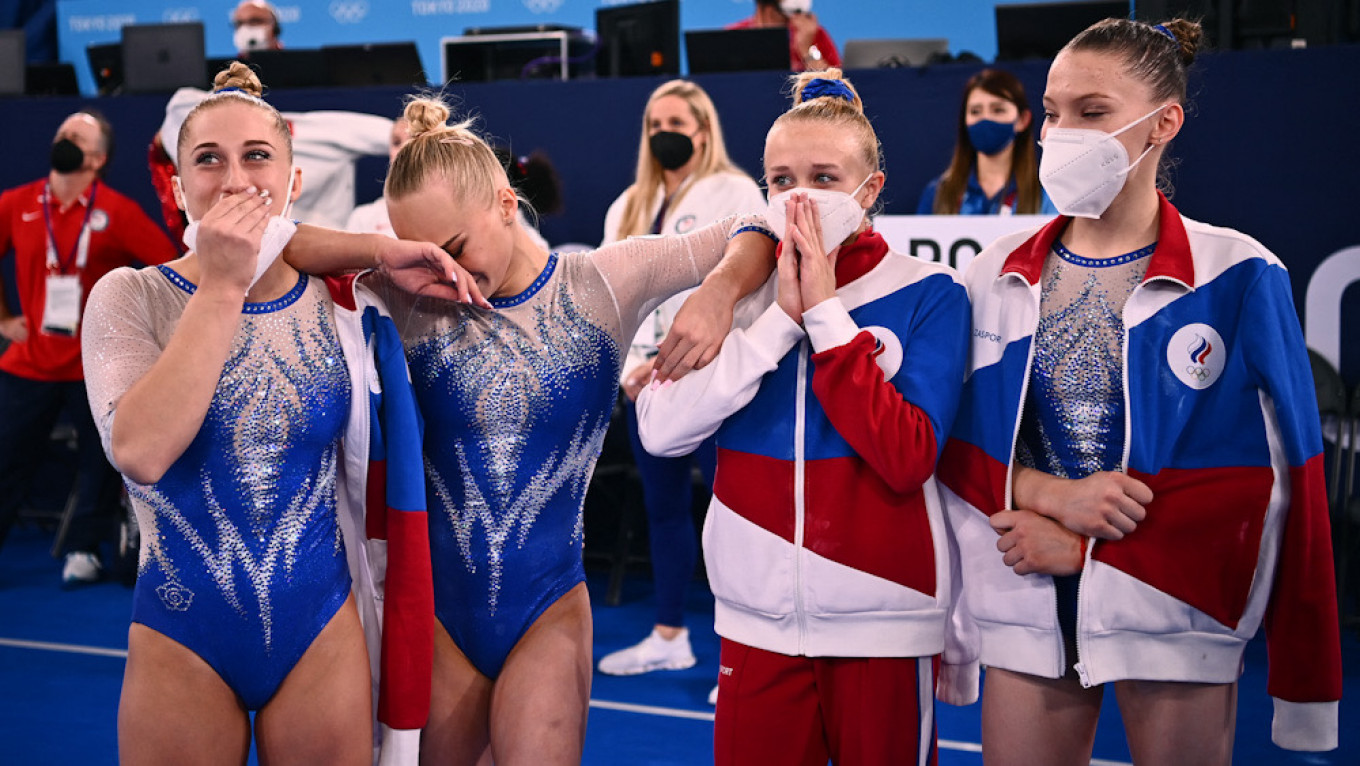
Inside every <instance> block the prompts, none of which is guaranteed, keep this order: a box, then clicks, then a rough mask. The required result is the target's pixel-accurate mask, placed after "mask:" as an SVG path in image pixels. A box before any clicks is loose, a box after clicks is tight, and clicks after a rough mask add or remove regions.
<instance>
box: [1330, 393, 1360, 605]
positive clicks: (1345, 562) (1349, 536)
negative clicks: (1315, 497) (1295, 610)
mask: <svg viewBox="0 0 1360 766" xmlns="http://www.w3.org/2000/svg"><path fill="white" fill-rule="evenodd" d="M1338 433H1339V432H1338ZM1346 438H1347V441H1348V450H1347V452H1346V460H1345V473H1346V477H1345V481H1344V482H1343V484H1342V492H1341V496H1340V497H1339V498H1338V500H1339V502H1340V508H1339V510H1341V513H1340V514H1338V516H1339V518H1337V517H1333V519H1334V521H1335V523H1336V526H1338V527H1340V531H1337V530H1336V529H1333V531H1332V534H1333V535H1335V536H1336V537H1337V538H1339V540H1340V553H1341V555H1340V556H1339V560H1338V561H1337V580H1336V582H1337V599H1338V603H1339V604H1340V608H1341V612H1340V616H1341V624H1342V625H1343V626H1360V608H1357V607H1358V606H1360V605H1357V603H1356V595H1355V592H1354V588H1352V587H1351V583H1350V572H1349V569H1350V561H1351V554H1353V553H1355V551H1354V550H1353V549H1354V548H1355V530H1356V529H1357V528H1360V497H1357V496H1356V494H1355V463H1356V459H1357V454H1360V384H1357V385H1356V386H1355V390H1353V391H1352V392H1351V401H1350V420H1349V422H1348V424H1347V427H1346ZM1338 441H1340V436H1338ZM1338 451H1340V447H1339V446H1338Z"/></svg>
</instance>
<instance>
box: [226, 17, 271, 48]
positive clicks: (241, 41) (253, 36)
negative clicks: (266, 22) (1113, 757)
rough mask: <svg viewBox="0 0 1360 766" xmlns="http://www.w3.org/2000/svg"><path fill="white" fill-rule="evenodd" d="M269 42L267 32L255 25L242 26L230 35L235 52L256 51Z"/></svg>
mask: <svg viewBox="0 0 1360 766" xmlns="http://www.w3.org/2000/svg"><path fill="white" fill-rule="evenodd" d="M268 40H269V30H268V29H266V28H265V27H262V26H259V25H257V24H242V25H241V26H239V27H237V28H236V31H235V32H232V34H231V42H232V44H233V45H235V46H236V50H237V51H256V50H259V49H261V48H263V47H264V46H265V43H266V42H267V41H268Z"/></svg>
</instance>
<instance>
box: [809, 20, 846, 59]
mask: <svg viewBox="0 0 1360 766" xmlns="http://www.w3.org/2000/svg"><path fill="white" fill-rule="evenodd" d="M813 44H814V45H816V46H817V50H818V51H820V52H821V54H822V60H823V61H825V62H826V65H827V66H840V65H841V54H840V53H838V52H837V51H836V44H835V43H834V42H832V41H831V35H829V34H827V33H826V28H825V27H822V26H821V25H818V26H817V36H816V38H814V40H813Z"/></svg>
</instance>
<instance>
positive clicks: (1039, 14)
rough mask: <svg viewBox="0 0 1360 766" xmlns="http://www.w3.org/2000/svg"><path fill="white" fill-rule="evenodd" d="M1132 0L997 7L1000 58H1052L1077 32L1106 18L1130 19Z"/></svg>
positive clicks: (1014, 59) (1021, 4) (1085, 0)
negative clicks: (1130, 0) (1130, 1)
mask: <svg viewBox="0 0 1360 766" xmlns="http://www.w3.org/2000/svg"><path fill="white" fill-rule="evenodd" d="M1130 6H1131V3H1129V2H1128V0H1079V1H1078V2H1067V3H1016V4H1014V5H998V6H996V59H997V61H1017V60H1020V59H1051V58H1053V57H1054V56H1056V55H1058V51H1060V50H1062V47H1063V46H1064V45H1066V44H1067V43H1068V41H1069V40H1071V39H1072V38H1073V37H1076V36H1077V33H1079V32H1081V31H1082V30H1083V29H1085V28H1087V27H1089V26H1091V25H1092V24H1094V23H1096V22H1097V21H1100V20H1102V19H1109V18H1122V19H1127V18H1129V10H1130Z"/></svg>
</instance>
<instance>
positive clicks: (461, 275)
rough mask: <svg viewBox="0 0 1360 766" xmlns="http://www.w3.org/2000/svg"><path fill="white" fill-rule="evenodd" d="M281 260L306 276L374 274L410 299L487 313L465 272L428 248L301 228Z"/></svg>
mask: <svg viewBox="0 0 1360 766" xmlns="http://www.w3.org/2000/svg"><path fill="white" fill-rule="evenodd" d="M283 259H284V260H285V261H287V262H288V264H289V265H290V266H292V267H293V268H295V269H297V270H299V271H304V272H306V273H308V274H331V273H337V272H343V271H357V270H360V269H374V268H376V269H380V270H381V271H383V272H384V273H385V274H387V275H388V276H390V277H391V279H392V282H393V283H394V284H396V285H397V287H399V288H401V289H402V290H405V291H406V292H408V293H411V294H413V295H422V296H429V297H435V298H443V299H445V300H450V301H457V302H459V303H470V304H473V305H476V306H481V307H482V308H491V304H490V303H488V302H487V300H486V298H485V297H484V296H483V295H482V293H481V290H479V289H478V288H477V284H476V282H474V281H473V279H472V277H471V276H470V275H469V274H468V273H467V270H465V269H464V268H463V267H462V266H459V265H458V263H457V262H456V261H454V260H453V258H452V257H451V256H450V255H449V254H448V253H446V252H444V251H443V250H441V249H439V246H438V245H435V244H433V243H430V242H415V241H411V240H404V239H392V238H391V237H385V236H382V235H381V234H352V233H350V232H345V231H340V230H338V229H326V228H322V227H319V226H309V225H307V224H301V225H299V226H298V230H297V234H294V235H293V238H292V240H290V241H289V242H288V247H287V248H286V249H285V250H284V251H283Z"/></svg>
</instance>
